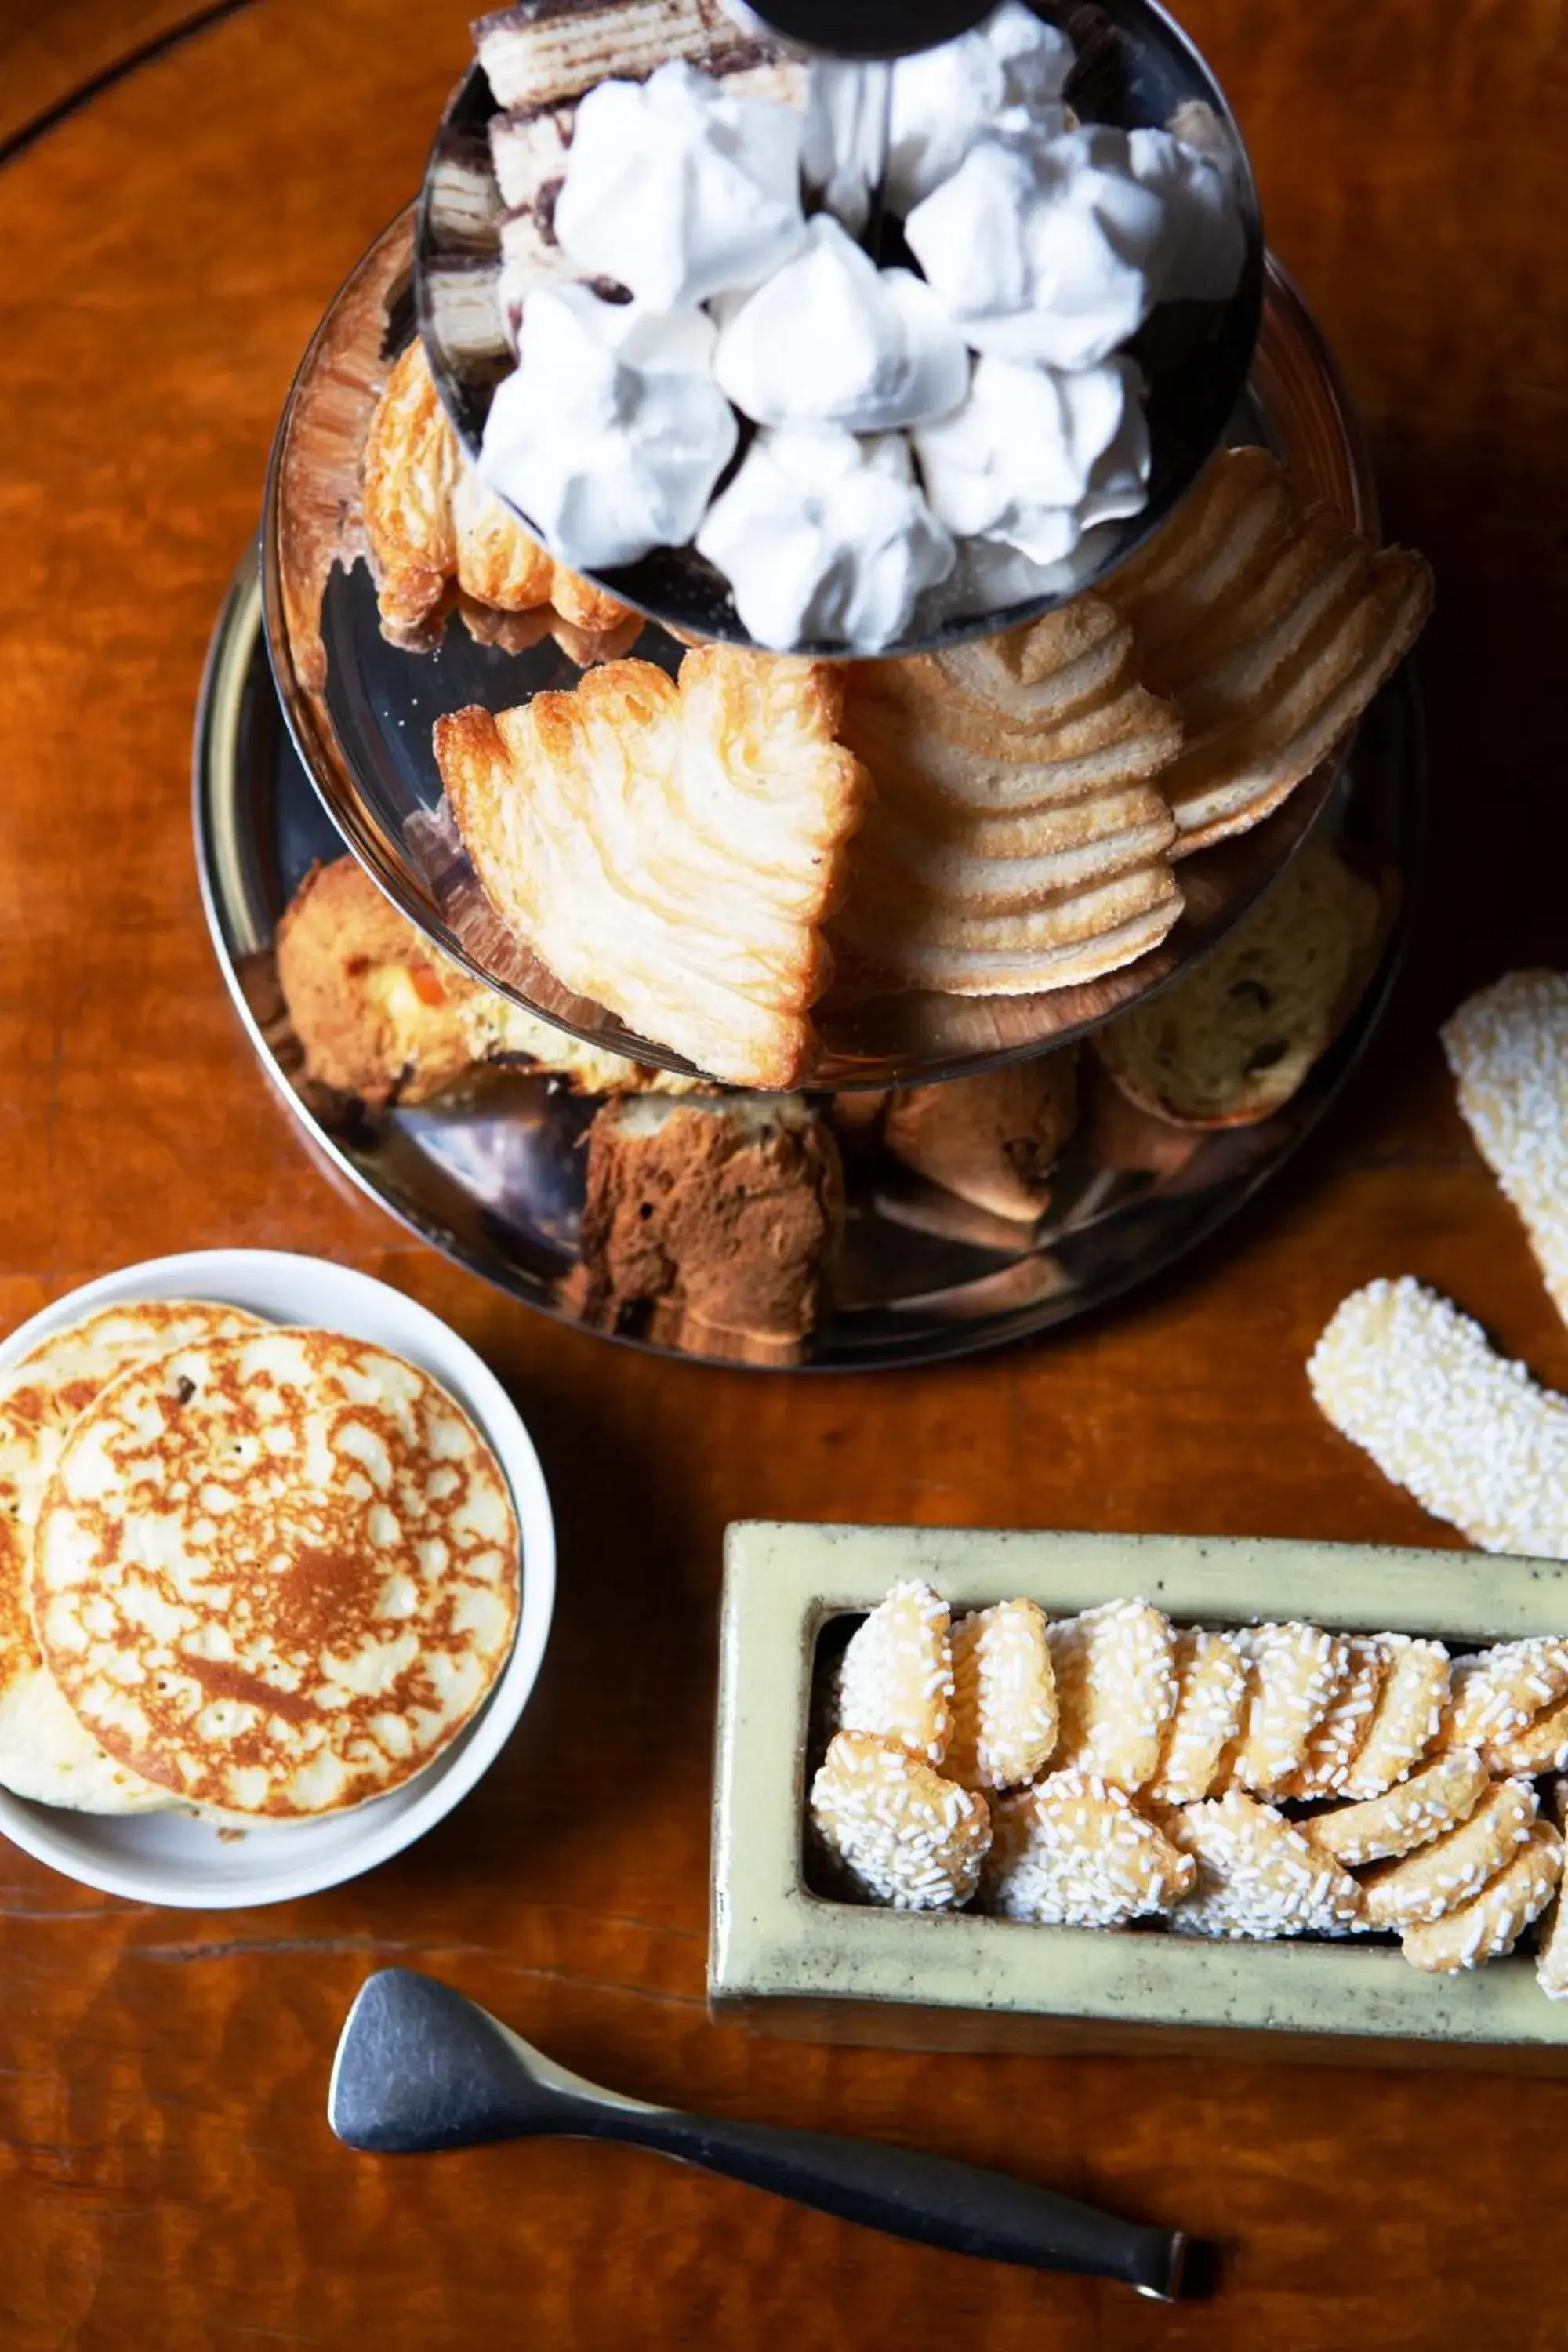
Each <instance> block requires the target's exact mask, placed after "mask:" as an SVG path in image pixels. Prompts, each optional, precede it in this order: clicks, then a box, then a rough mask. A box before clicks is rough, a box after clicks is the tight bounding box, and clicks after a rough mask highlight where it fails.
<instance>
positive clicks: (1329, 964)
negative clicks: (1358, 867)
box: [1093, 841, 1379, 1128]
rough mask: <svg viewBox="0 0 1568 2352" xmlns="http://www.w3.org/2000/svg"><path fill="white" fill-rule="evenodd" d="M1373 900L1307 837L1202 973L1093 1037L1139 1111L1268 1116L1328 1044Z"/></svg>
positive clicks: (1229, 1122)
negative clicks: (1281, 872) (1274, 881)
mask: <svg viewBox="0 0 1568 2352" xmlns="http://www.w3.org/2000/svg"><path fill="white" fill-rule="evenodd" d="M1378 923H1379V901H1378V894H1377V891H1376V890H1375V888H1374V887H1373V885H1372V883H1370V882H1368V881H1367V880H1365V879H1364V877H1363V876H1361V875H1359V874H1357V873H1355V872H1353V871H1352V868H1351V867H1350V866H1347V865H1346V864H1345V861H1344V859H1343V858H1342V856H1341V855H1340V853H1339V851H1338V850H1337V849H1336V848H1335V847H1334V845H1333V844H1332V843H1331V842H1321V841H1311V842H1309V843H1308V844H1307V845H1306V847H1305V848H1304V849H1303V850H1302V851H1301V853H1300V856H1298V857H1297V858H1296V859H1295V860H1294V861H1293V862H1292V864H1291V865H1290V866H1289V867H1288V868H1287V870H1286V872H1285V873H1284V875H1283V876H1281V877H1280V879H1279V882H1278V883H1277V884H1276V885H1275V887H1273V889H1271V890H1270V891H1269V893H1268V897H1267V898H1265V899H1264V900H1263V902H1262V904H1261V905H1260V906H1259V907H1258V908H1257V909H1256V910H1255V911H1254V912H1253V913H1252V914H1251V915H1249V916H1248V917H1247V919H1246V920H1245V921H1244V922H1242V923H1240V924H1238V925H1237V928H1236V929H1235V930H1234V931H1232V932H1231V933H1230V934H1229V935H1228V937H1227V938H1226V939H1225V940H1222V941H1221V943H1220V945H1219V946H1218V947H1217V948H1216V949H1215V951H1214V953H1213V954H1212V955H1208V956H1205V957H1204V959H1203V961H1201V962H1200V963H1199V964H1198V965H1197V967H1196V968H1195V970H1194V971H1190V972H1187V973H1184V975H1183V976H1182V977H1181V978H1180V979H1179V980H1177V981H1176V982H1175V983H1174V985H1173V986H1172V987H1170V988H1166V989H1163V990H1162V991H1161V992H1160V993H1159V995H1158V996H1156V997H1154V998H1152V1000H1151V1002H1150V1003H1147V1004H1142V1005H1139V1006H1137V1007H1135V1008H1134V1009H1133V1011H1131V1013H1123V1014H1122V1015H1121V1018H1120V1020H1116V1021H1112V1022H1110V1023H1108V1024H1106V1026H1105V1027H1104V1028H1102V1029H1100V1030H1097V1031H1096V1033H1095V1035H1094V1039H1093V1045H1094V1050H1095V1052H1096V1053H1097V1054H1098V1055H1099V1056H1100V1060H1101V1062H1102V1063H1103V1064H1104V1065H1105V1067H1106V1068H1107V1069H1108V1070H1109V1071H1110V1076H1112V1078H1113V1079H1114V1080H1115V1082H1116V1084H1117V1086H1118V1087H1121V1090H1122V1092H1123V1093H1124V1094H1125V1095H1126V1096H1127V1097H1128V1098H1129V1099H1130V1100H1131V1101H1132V1102H1134V1103H1136V1104H1137V1105H1138V1107H1139V1108H1140V1109H1142V1110H1146V1111H1150V1112H1152V1114H1153V1115H1154V1116H1155V1117H1156V1118H1163V1119H1168V1120H1170V1121H1172V1122H1173V1124H1175V1125H1178V1126H1188V1127H1196V1128H1215V1127H1247V1126H1251V1125H1253V1124H1255V1123H1256V1122H1257V1121H1258V1120H1260V1119H1265V1118H1272V1116H1273V1114H1274V1113H1275V1112H1276V1111H1277V1110H1279V1109H1281V1108H1283V1107H1284V1105H1285V1104H1286V1103H1288V1102H1289V1100H1290V1097H1292V1096H1293V1095H1294V1094H1295V1093H1296V1092H1297V1090H1298V1089H1299V1088H1300V1087H1301V1086H1302V1085H1303V1083H1304V1082H1305V1080H1306V1078H1307V1077H1308V1076H1309V1074H1310V1071H1311V1069H1312V1067H1313V1065H1314V1064H1315V1063H1316V1062H1317V1061H1318V1060H1319V1059H1320V1058H1321V1055H1323V1054H1324V1053H1325V1052H1326V1051H1327V1049H1328V1047H1329V1045H1331V1043H1332V1040H1333V1037H1334V1034H1335V1032H1336V1029H1337V1028H1338V1026H1339V1024H1340V1022H1341V1021H1342V1018H1343V1016H1344V1014H1345V1013H1346V1012H1347V1011H1348V1010H1349V1002H1350V1000H1351V999H1352V997H1353V995H1354V993H1355V992H1356V987H1357V983H1358V982H1360V981H1361V980H1362V979H1363V978H1364V975H1365V972H1366V968H1367V961H1368V951H1369V950H1370V949H1371V946H1372V943H1373V939H1374V938H1375V936H1376V932H1377V929H1378Z"/></svg>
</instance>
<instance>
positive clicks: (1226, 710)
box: [1100, 448, 1432, 856]
mask: <svg viewBox="0 0 1568 2352" xmlns="http://www.w3.org/2000/svg"><path fill="white" fill-rule="evenodd" d="M1100 593H1102V594H1103V595H1104V596H1105V597H1106V599H1107V600H1108V602H1110V604H1112V605H1113V606H1114V607H1115V609H1116V611H1117V612H1118V613H1119V614H1121V616H1122V618H1123V619H1124V620H1126V621H1128V622H1129V623H1130V624H1131V627H1132V630H1133V633H1134V635H1135V637H1136V640H1137V656H1136V660H1137V672H1138V676H1139V677H1141V678H1142V682H1143V684H1144V685H1145V686H1146V687H1148V688H1150V689H1151V690H1152V692H1153V693H1155V694H1157V695H1161V696H1163V697H1166V698H1169V699H1170V700H1171V701H1172V702H1173V703H1174V705H1175V706H1176V708H1177V709H1178V710H1179V711H1180V713H1181V717H1182V720H1183V724H1184V730H1185V741H1184V746H1183V749H1182V751H1181V752H1180V753H1179V754H1178V756H1177V757H1176V758H1175V759H1174V760H1173V761H1172V762H1171V764H1170V765H1169V766H1168V767H1167V768H1166V769H1165V770H1164V772H1163V774H1162V776H1161V779H1160V782H1161V788H1162V790H1163V792H1164V793H1165V794H1166V797H1167V798H1168V800H1169V801H1170V803H1171V807H1172V810H1173V814H1174V817H1175V821H1176V825H1177V828H1178V832H1179V836H1180V837H1179V840H1178V842H1177V845H1176V848H1175V851H1174V852H1173V854H1174V855H1176V856H1186V855H1188V854H1189V853H1190V852H1192V851H1193V850H1194V849H1200V848H1203V847H1205V846H1206V845H1208V844H1209V843H1211V842H1214V841H1219V840H1222V839H1224V838H1225V837H1226V835H1230V834H1235V833H1243V832H1246V831H1247V830H1248V829H1249V828H1250V827H1251V826H1252V825H1255V824H1258V823H1259V822H1260V821H1261V820H1262V818H1264V817H1265V816H1267V815H1268V813H1269V812H1270V811H1271V810H1272V809H1275V808H1277V807H1278V806H1279V803H1281V802H1282V801H1283V800H1285V799H1286V798H1287V796H1288V795H1289V793H1291V792H1292V791H1293V790H1294V789H1295V787H1296V785H1297V784H1299V783H1300V782H1302V780H1303V779H1304V778H1305V777H1307V776H1308V775H1310V773H1311V772H1312V770H1313V769H1314V768H1315V767H1316V766H1317V765H1318V764H1319V762H1320V761H1321V760H1323V759H1325V758H1326V757H1327V756H1328V754H1329V753H1330V752H1331V751H1332V750H1333V749H1334V747H1335V745H1336V744H1337V743H1338V742H1339V741H1340V740H1342V737H1343V736H1344V735H1345V734H1346V733H1347V732H1348V731H1349V730H1350V728H1351V727H1352V725H1353V724H1354V722H1355V720H1356V719H1358V718H1359V717H1360V716H1361V713H1362V712H1363V710H1364V709H1365V708H1366V706H1367V704H1368V703H1369V702H1370V701H1371V699H1372V698H1373V695H1374V694H1375V693H1376V691H1377V689H1378V688H1379V687H1380V686H1381V685H1382V684H1383V683H1384V679H1385V678H1387V677H1389V675H1390V674H1391V672H1392V671H1393V670H1394V667H1396V665H1397V664H1398V663H1399V662H1400V661H1401V660H1402V659H1403V657H1404V656H1405V654H1406V653H1408V651H1409V650H1410V647H1411V646H1413V645H1414V644H1415V639H1416V637H1417V636H1418V635H1420V633H1421V630H1422V628H1423V626H1424V625H1425V623H1426V617H1427V614H1428V613H1429V612H1430V610H1431V605H1432V575H1431V571H1430V568H1429V567H1428V565H1427V564H1426V562H1425V560H1424V559H1423V558H1422V557H1420V556H1419V555H1415V554H1413V553H1411V552H1410V551H1408V550H1407V549H1405V548H1397V547H1394V548H1384V549H1383V550H1382V551H1374V550H1373V547H1372V545H1371V543H1370V541H1367V540H1365V539H1364V538H1363V537H1362V536H1361V534H1360V533H1358V532H1356V531H1353V530H1351V529H1350V528H1349V527H1348V526H1347V525H1346V524H1345V523H1343V522H1342V520H1340V519H1339V517H1338V516H1336V515H1334V514H1333V513H1332V512H1331V510H1330V509H1326V508H1323V507H1310V506H1306V505H1303V504H1302V503H1301V502H1300V500H1299V499H1298V498H1297V496H1296V495H1295V492H1294V490H1293V488H1292V485H1291V483H1290V480H1289V476H1288V475H1287V473H1286V471H1285V469H1284V467H1282V466H1281V465H1280V463H1279V459H1278V458H1276V457H1271V456H1270V455H1269V453H1268V451H1267V450H1264V449H1256V448H1246V449H1225V450H1222V451H1220V453H1219V454H1218V456H1217V457H1215V458H1214V460H1213V461H1212V463H1211V464H1210V465H1209V466H1208V467H1207V468H1206V469H1205V472H1204V474H1203V476H1202V477H1201V478H1200V479H1199V482H1198V484H1197V487H1196V488H1195V489H1194V490H1193V491H1192V493H1191V494H1190V495H1189V497H1188V498H1187V499H1184V502H1183V504H1182V505H1181V506H1180V507H1179V508H1178V509H1176V512H1175V513H1174V514H1173V516H1172V517H1171V519H1170V520H1169V521H1168V522H1167V523H1166V524H1165V525H1164V526H1163V529H1162V530H1159V531H1157V532H1156V533H1155V534H1154V537H1153V538H1152V540H1151V541H1149V543H1148V545H1147V546H1146V547H1145V548H1143V549H1142V550H1140V551H1139V552H1138V553H1137V554H1136V555H1134V556H1133V557H1131V559H1130V561H1129V562H1127V563H1125V564H1123V565H1122V566H1121V568H1120V569H1119V570H1118V571H1117V572H1115V573H1114V574H1113V575H1112V576H1111V578H1110V580H1108V581H1107V582H1106V583H1104V584H1103V587H1102V589H1101V590H1100Z"/></svg>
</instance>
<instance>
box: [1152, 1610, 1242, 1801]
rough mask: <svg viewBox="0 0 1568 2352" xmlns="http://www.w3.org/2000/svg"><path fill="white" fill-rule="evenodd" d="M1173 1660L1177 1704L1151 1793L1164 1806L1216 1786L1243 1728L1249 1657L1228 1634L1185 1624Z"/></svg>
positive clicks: (1178, 1637)
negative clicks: (1210, 1631)
mask: <svg viewBox="0 0 1568 2352" xmlns="http://www.w3.org/2000/svg"><path fill="white" fill-rule="evenodd" d="M1173 1664H1174V1667H1175V1675H1176V1704H1175V1707H1174V1709H1173V1713H1172V1716H1171V1720H1170V1722H1169V1724H1168V1725H1167V1727H1166V1730H1165V1740H1164V1745H1163V1748H1162V1750H1161V1755H1160V1762H1159V1767H1158V1769H1157V1770H1156V1771H1155V1773H1154V1776H1153V1778H1152V1780H1151V1781H1150V1783H1149V1794H1150V1796H1151V1797H1152V1798H1155V1799H1157V1800H1158V1801H1160V1802H1162V1803H1163V1804H1168V1805H1186V1804H1191V1803H1194V1801H1196V1800H1197V1799H1198V1798H1200V1797H1206V1796H1208V1795H1209V1794H1210V1793H1211V1792H1212V1791H1213V1790H1214V1789H1215V1787H1216V1785H1217V1783H1218V1780H1219V1775H1220V1771H1221V1768H1222V1765H1223V1763H1224V1761H1225V1759H1226V1756H1227V1754H1228V1752H1229V1750H1230V1749H1231V1748H1232V1747H1233V1745H1234V1743H1235V1741H1236V1738H1237V1734H1238V1733H1239V1731H1240V1729H1241V1718H1242V1711H1243V1709H1244V1707H1245V1706H1246V1704H1247V1661H1246V1659H1245V1657H1244V1656H1243V1654H1242V1652H1241V1650H1240V1649H1239V1648H1238V1646H1237V1643H1236V1642H1235V1641H1233V1639H1232V1638H1231V1636H1230V1635H1229V1634H1228V1633H1205V1631H1204V1630H1203V1628H1202V1627H1201V1626H1196V1625H1184V1626H1183V1627H1182V1629H1181V1631H1180V1632H1179V1633H1177V1635H1176V1637H1175V1648H1174V1653H1173Z"/></svg>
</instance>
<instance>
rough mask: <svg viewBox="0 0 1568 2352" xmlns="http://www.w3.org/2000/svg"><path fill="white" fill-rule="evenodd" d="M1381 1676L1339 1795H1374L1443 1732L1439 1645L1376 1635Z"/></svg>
mask: <svg viewBox="0 0 1568 2352" xmlns="http://www.w3.org/2000/svg"><path fill="white" fill-rule="evenodd" d="M1377 1646H1378V1649H1379V1651H1380V1652H1381V1653H1382V1655H1383V1662H1384V1675H1383V1683H1382V1686H1381V1688H1380V1689H1379V1691H1378V1695H1377V1704H1376V1706H1374V1707H1373V1713H1372V1721H1371V1723H1370V1725H1369V1726H1368V1727H1367V1733H1366V1737H1365V1738H1364V1739H1363V1741H1362V1744H1361V1747H1360V1748H1359V1749H1358V1751H1357V1753H1356V1755H1355V1756H1354V1757H1353V1758H1352V1761H1351V1765H1350V1768H1349V1769H1348V1770H1347V1772H1346V1773H1345V1776H1344V1779H1343V1780H1342V1782H1341V1783H1340V1790H1339V1793H1340V1794H1341V1795H1342V1796H1344V1797H1355V1798H1362V1797H1377V1796H1381V1795H1382V1793H1383V1791H1384V1790H1385V1789H1392V1788H1393V1787H1394V1783H1395V1782H1396V1781H1399V1780H1404V1778H1405V1774H1406V1773H1407V1772H1409V1771H1411V1770H1412V1769H1414V1767H1415V1765H1416V1764H1418V1763H1419V1762H1420V1760H1421V1759H1422V1757H1423V1756H1425V1755H1426V1751H1427V1749H1428V1748H1431V1746H1432V1745H1433V1743H1434V1741H1435V1740H1436V1738H1437V1735H1438V1733H1439V1731H1440V1730H1441V1728H1442V1723H1443V1716H1444V1711H1445V1710H1446V1708H1447V1704H1448V1692H1449V1672H1450V1670H1449V1664H1448V1653H1447V1650H1446V1649H1445V1648H1444V1647H1443V1644H1442V1643H1441V1642H1424V1641H1421V1640H1419V1639H1418V1638H1416V1637H1415V1636H1414V1635H1412V1634H1409V1633H1380V1634H1379V1635H1378V1636H1377Z"/></svg>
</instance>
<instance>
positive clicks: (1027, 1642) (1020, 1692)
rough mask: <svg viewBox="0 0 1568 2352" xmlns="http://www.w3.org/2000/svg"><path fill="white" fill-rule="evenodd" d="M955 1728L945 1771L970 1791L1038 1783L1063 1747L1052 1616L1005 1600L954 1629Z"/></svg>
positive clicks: (1027, 1603)
mask: <svg viewBox="0 0 1568 2352" xmlns="http://www.w3.org/2000/svg"><path fill="white" fill-rule="evenodd" d="M1056 1744H1057V1682H1056V1675H1055V1672H1054V1671H1053V1668H1052V1665H1051V1652H1050V1643H1049V1642H1048V1641H1047V1628H1046V1613H1045V1611H1044V1610H1043V1609H1041V1608H1039V1607H1038V1606H1037V1604H1036V1603H1035V1602H1034V1601H998V1602H997V1603H996V1605H995V1606H994V1608H991V1609H977V1610H975V1611H974V1612H973V1613H972V1614H971V1615H969V1616H967V1617H961V1618H960V1619H959V1621H958V1622H957V1624H956V1625H954V1626H953V1628H952V1733H951V1736H950V1738H949V1739H948V1743H947V1756H946V1761H945V1769H946V1771H947V1774H948V1777H949V1779H950V1780H957V1781H960V1782H962V1784H963V1787H964V1788H966V1789H1011V1788H1016V1787H1017V1786H1018V1785H1019V1784H1020V1783H1021V1782H1022V1781H1025V1780H1033V1779H1034V1778H1035V1775H1036V1774H1037V1772H1040V1771H1042V1770H1043V1769H1045V1767H1046V1765H1047V1763H1048V1762H1049V1761H1050V1758H1051V1753H1052V1750H1053V1749H1054V1748H1055V1747H1056Z"/></svg>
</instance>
